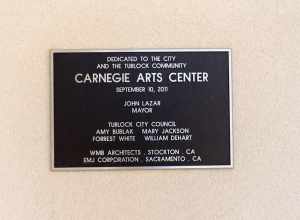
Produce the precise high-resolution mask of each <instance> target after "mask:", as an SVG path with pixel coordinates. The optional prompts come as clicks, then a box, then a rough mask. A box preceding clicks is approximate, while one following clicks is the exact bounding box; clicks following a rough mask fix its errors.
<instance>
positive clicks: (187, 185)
mask: <svg viewBox="0 0 300 220" xmlns="http://www.w3.org/2000/svg"><path fill="white" fill-rule="evenodd" d="M299 11H300V1H298V0H287V1H275V0H247V1H240V0H232V1H225V0H222V1H211V0H204V1H196V0H193V1H179V0H168V1H154V0H148V1H142V0H134V1H124V0H122V1H121V0H120V1H101V0H93V1H92V0H82V1H81V0H79V1H71V0H60V1H46V0H45V1H40V0H36V1H35V0H27V1H22V0H9V1H8V0H0V49H1V50H0V74H1V80H0V83H1V87H0V179H1V180H0V219H1V220H2V219H3V220H15V219H17V220H21V219H22V220H25V219H26V220H35V219H38V220H40V219H43V220H50V219H51V220H53V219H54V220H60V219H61V220H65V219H131V220H133V219H139V220H140V219H191V220H192V219H197V220H198V219H228V220H233V219H234V220H235V219H238V220H239V219H251V220H252V219H280V220H282V219H289V220H291V219H300V210H299V205H300V175H299V174H300V172H299V169H300V168H299V167H300V162H299V161H300V150H299V149H300V72H299V69H300V46H299V45H300V13H299ZM52 48H66V49H71V48H73V49H75V48H76V49H80V48H85V49H87V48H98V49H116V48H232V59H233V102H234V105H233V111H234V112H233V114H234V115H233V119H234V123H233V125H234V130H233V132H234V143H235V146H234V156H235V157H234V169H226V170H222V169H220V170H213V169H212V170H164V171H159V170H154V171H104V172H99V171H96V172H95V171H93V172H52V171H50V104H49V103H50V72H49V50H50V49H52Z"/></svg>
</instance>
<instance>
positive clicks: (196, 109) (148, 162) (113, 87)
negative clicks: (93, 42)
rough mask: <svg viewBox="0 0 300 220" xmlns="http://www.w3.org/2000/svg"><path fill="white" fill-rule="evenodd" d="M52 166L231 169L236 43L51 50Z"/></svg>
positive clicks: (66, 167) (60, 167)
mask: <svg viewBox="0 0 300 220" xmlns="http://www.w3.org/2000/svg"><path fill="white" fill-rule="evenodd" d="M51 74H52V82H51V84H52V85H51V87H52V129H51V130H52V135H51V136H52V168H53V170H66V169H71V170H91V169H138V168H139V169H140V168H142V169H170V168H232V166H233V164H232V161H233V158H232V154H233V150H232V126H231V124H232V115H231V51H230V49H149V50H52V51H51Z"/></svg>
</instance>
